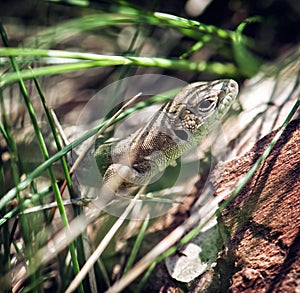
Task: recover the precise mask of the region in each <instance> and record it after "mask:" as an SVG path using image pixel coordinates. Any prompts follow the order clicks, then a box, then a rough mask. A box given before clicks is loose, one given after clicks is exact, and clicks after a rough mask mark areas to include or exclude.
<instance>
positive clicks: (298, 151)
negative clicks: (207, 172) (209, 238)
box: [214, 120, 300, 292]
mask: <svg viewBox="0 0 300 293" xmlns="http://www.w3.org/2000/svg"><path fill="white" fill-rule="evenodd" d="M299 126H300V120H295V121H293V122H291V123H290V124H289V125H288V127H287V128H286V130H285V132H284V133H283V135H282V136H281V138H280V140H279V141H278V142H277V144H276V145H275V147H274V148H273V150H272V152H271V154H270V155H269V157H268V158H267V159H266V161H265V162H264V163H263V164H262V165H261V166H260V167H259V168H258V170H257V171H256V172H255V174H254V176H253V177H252V179H251V180H250V182H249V183H248V184H247V185H246V186H245V187H244V188H243V190H242V191H241V192H240V193H239V195H238V196H237V197H236V198H235V199H234V200H233V201H232V202H231V203H230V204H229V206H228V207H227V208H226V209H225V210H223V212H222V214H221V216H220V217H219V223H220V227H221V228H222V230H223V231H225V233H224V235H225V238H227V241H226V247H225V249H224V250H223V251H222V253H220V258H219V259H218V266H217V271H218V272H219V276H220V278H219V280H218V281H217V283H218V287H219V290H220V291H223V292H224V290H226V291H229V292H299V290H300V228H299V227H300V127H299ZM275 133H276V131H273V132H272V133H271V134H269V135H267V136H266V137H264V138H263V139H261V140H259V141H258V142H257V143H256V144H255V146H254V147H253V148H252V150H251V151H250V152H248V153H247V154H245V155H244V156H243V157H241V158H239V159H236V160H233V161H231V162H228V163H226V165H225V172H223V174H224V176H223V177H222V178H221V180H219V182H215V184H216V188H217V190H216V193H217V194H219V193H221V192H222V191H223V192H224V190H226V188H227V187H228V186H230V185H232V183H234V182H235V183H236V182H238V180H239V179H240V178H241V177H243V176H244V175H245V174H246V173H247V172H248V171H249V170H250V168H251V167H252V166H253V164H254V163H255V162H256V160H257V158H258V157H259V156H260V155H261V154H262V153H263V151H264V150H265V149H266V147H267V146H268V145H269V143H270V141H271V140H272V138H273V137H274V135H275ZM223 167H224V166H223ZM215 285H216V284H214V286H215ZM214 288H215V287H214Z"/></svg>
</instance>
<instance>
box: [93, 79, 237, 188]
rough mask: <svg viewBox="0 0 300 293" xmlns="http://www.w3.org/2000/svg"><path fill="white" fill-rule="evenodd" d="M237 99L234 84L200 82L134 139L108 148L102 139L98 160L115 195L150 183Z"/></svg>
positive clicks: (184, 91)
mask: <svg viewBox="0 0 300 293" xmlns="http://www.w3.org/2000/svg"><path fill="white" fill-rule="evenodd" d="M237 94H238V84H237V83H236V82H235V81H234V80H231V79H223V80H216V81H211V82H195V83H192V84H189V85H187V86H186V87H184V88H183V89H182V90H181V91H180V92H179V93H178V94H177V95H176V96H175V97H174V98H173V99H172V100H170V101H168V102H166V103H165V104H164V105H163V106H162V107H161V108H160V110H159V111H158V112H157V113H155V114H154V115H153V117H152V118H151V119H150V120H149V122H148V123H147V125H146V126H144V127H142V128H140V129H139V130H137V131H136V132H135V133H133V134H132V135H130V136H129V137H127V138H124V139H119V140H116V141H114V142H109V143H104V144H103V143H101V140H100V139H99V138H98V139H97V140H96V143H95V149H94V157H95V159H96V162H97V166H98V168H99V171H100V173H101V174H102V176H103V179H104V182H105V183H106V184H108V186H109V187H110V188H111V189H113V190H114V191H116V190H119V189H123V188H126V187H131V186H138V185H144V184H147V183H149V181H150V180H151V179H152V178H153V177H154V176H155V175H156V174H158V173H159V172H161V171H163V170H164V169H165V168H166V167H167V166H168V165H170V164H172V162H174V161H175V160H176V159H177V158H179V157H180V156H181V155H182V154H183V153H184V152H185V151H187V150H189V149H191V148H192V147H193V146H195V145H196V144H198V143H199V142H200V141H201V140H202V138H203V137H204V136H206V135H207V132H208V131H209V130H210V129H211V128H212V126H213V124H214V123H215V122H216V121H218V120H220V119H221V117H222V116H223V115H224V114H225V113H226V112H227V110H228V109H229V108H230V106H231V104H232V102H233V101H234V99H235V98H236V96H237Z"/></svg>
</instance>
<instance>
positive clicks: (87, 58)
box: [0, 3, 299, 292]
mask: <svg viewBox="0 0 300 293" xmlns="http://www.w3.org/2000/svg"><path fill="white" fill-rule="evenodd" d="M49 5H50V7H51V4H49ZM75 7H76V6H75ZM78 9H79V8H78ZM251 21H258V19H254V18H253V19H250V20H248V21H246V22H244V23H242V24H241V25H240V26H239V27H238V29H237V30H235V31H231V30H224V29H222V28H219V27H216V26H213V25H206V24H203V23H199V22H197V21H194V20H190V19H186V18H182V17H178V16H176V15H171V14H166V13H160V12H152V11H146V10H142V9H140V8H136V7H133V6H130V5H128V4H126V3H123V4H115V5H111V6H110V9H109V11H107V10H106V11H103V10H97V9H91V10H90V11H89V10H87V11H85V13H84V14H83V15H80V16H79V17H75V18H72V19H71V20H65V21H62V22H60V23H58V24H56V25H53V26H50V27H47V28H44V29H41V30H39V32H38V33H37V34H36V35H35V36H34V37H32V36H31V37H29V38H27V39H25V40H22V47H21V46H19V47H11V45H10V35H7V33H6V30H5V25H3V24H2V25H1V36H2V40H3V44H4V46H3V47H2V48H0V56H1V58H2V59H1V67H2V69H3V73H2V76H1V77H0V87H1V113H2V121H1V122H0V131H1V133H2V137H3V141H5V145H6V148H7V152H8V154H9V158H10V161H9V162H10V167H11V172H12V178H13V187H12V188H7V187H6V181H5V173H6V172H7V170H5V169H4V167H3V166H4V162H3V161H1V162H2V164H1V168H0V177H1V178H0V180H1V199H0V211H1V214H0V227H1V234H2V235H1V260H2V263H3V264H4V266H3V267H2V269H1V276H2V277H0V280H1V283H3V284H5V286H6V287H5V289H7V290H9V289H10V288H11V286H14V289H15V290H16V291H17V292H19V291H21V288H22V290H23V291H24V292H26V291H30V292H43V291H44V284H45V283H46V281H50V280H51V281H52V282H53V283H54V284H55V286H58V287H57V290H58V291H61V292H63V291H65V290H68V291H67V292H71V291H73V290H76V289H78V291H79V292H90V291H91V292H96V291H97V290H99V291H101V290H104V289H108V288H107V287H108V284H110V283H111V282H112V281H113V280H112V279H111V276H112V271H113V269H112V268H113V267H114V266H115V265H117V264H119V259H116V258H117V255H118V253H119V252H118V251H115V249H114V245H115V244H116V243H117V241H118V233H120V234H122V233H121V232H120V230H121V231H123V232H124V231H126V229H128V226H129V225H130V224H129V223H128V222H127V221H125V222H124V219H123V218H120V219H116V218H114V217H108V216H105V215H103V214H101V215H100V211H97V212H95V213H94V214H90V218H89V217H88V216H87V215H89V213H88V212H87V213H86V211H85V209H84V207H80V206H74V207H73V209H72V210H71V211H70V210H69V211H66V209H65V206H64V202H63V197H64V194H63V188H64V187H65V186H67V187H68V193H69V197H70V198H73V199H75V198H78V197H79V198H80V197H83V196H84V194H80V192H79V191H78V190H76V183H75V182H74V181H73V179H72V174H71V173H70V166H69V165H70V164H68V159H67V154H68V153H69V152H70V151H71V150H72V149H74V148H75V147H76V146H79V145H80V144H82V143H84V142H85V141H86V140H87V139H88V138H90V137H93V136H94V135H95V134H97V133H99V131H101V129H103V127H105V125H106V123H107V122H108V121H109V118H110V117H106V120H103V122H102V123H101V124H100V125H98V126H97V127H94V128H93V129H90V130H89V131H87V132H86V133H84V134H82V135H81V136H80V137H78V138H77V139H75V140H73V141H72V142H70V143H69V144H67V145H66V146H63V144H62V139H61V135H60V134H59V131H58V125H57V123H56V122H55V117H54V115H53V112H52V111H51V107H50V106H49V104H48V101H47V96H46V94H45V92H44V91H45V90H44V89H43V87H47V85H43V84H40V79H41V78H42V77H50V76H54V75H59V74H66V73H71V72H75V73H76V72H79V71H81V70H84V71H85V72H88V71H89V70H91V69H92V68H114V69H115V70H116V72H115V73H114V74H115V75H114V76H113V78H114V79H118V77H120V76H129V75H130V72H131V71H130V70H132V68H133V66H136V67H140V68H143V67H144V68H147V67H152V68H155V69H163V70H169V71H170V70H173V71H177V72H181V71H184V72H189V73H191V72H193V73H199V72H201V73H206V74H210V75H213V76H214V77H215V78H220V77H223V76H226V77H234V78H244V77H248V76H253V75H254V74H255V73H256V72H257V71H258V70H259V68H260V65H261V60H260V59H259V58H257V57H255V56H254V55H253V53H251V51H253V50H254V49H256V48H259V47H260V46H259V45H257V43H256V42H255V41H254V40H252V39H250V38H247V37H246V36H245V35H243V29H244V27H245V25H246V23H248V22H251ZM126 26H130V27H134V28H135V30H136V34H137V35H141V36H142V39H143V40H144V42H146V41H147V40H148V39H149V38H150V37H151V34H150V33H151V30H152V29H153V28H154V27H159V28H160V29H162V30H167V29H172V30H174V31H175V32H176V33H178V34H180V35H181V36H184V37H185V38H189V40H190V44H191V45H190V46H189V47H188V48H185V51H183V52H181V54H179V55H178V56H172V55H170V56H165V57H162V56H143V55H140V54H139V50H140V49H141V48H140V47H139V46H135V45H136V43H135V42H136V38H135V37H133V38H132V40H131V44H130V46H129V49H128V51H124V52H115V53H110V54H102V53H101V54H98V53H91V52H79V51H75V52H74V51H71V50H58V49H53V48H54V47H55V46H56V45H58V44H61V43H62V42H64V41H65V40H67V39H68V38H72V37H74V36H76V35H81V34H91V35H95V34H96V32H97V33H99V32H100V34H101V32H103V35H105V34H107V35H110V36H111V35H113V34H112V32H111V30H115V31H117V32H120V30H121V28H123V27H126ZM141 27H142V28H141ZM145 28H146V30H145ZM145 32H146V33H145ZM114 41H115V40H114ZM140 46H141V45H140ZM207 47H208V48H210V49H211V50H213V51H214V54H215V55H216V56H217V57H218V58H219V59H222V61H193V60H191V59H190V56H192V54H193V53H195V52H197V51H199V50H201V49H202V48H207ZM133 48H135V49H133ZM256 53H259V52H258V51H256ZM218 58H215V59H216V60H217V59H218ZM249 60H250V61H249ZM57 62H59V64H56V63H57ZM117 67H119V69H116V68H117ZM26 81H27V83H25V82H26ZM30 81H33V84H32V83H31V84H30V83H29V82H30ZM15 84H18V86H19V88H20V92H21V96H22V99H23V101H22V102H21V103H22V104H24V105H25V106H26V113H27V114H28V115H29V117H30V121H31V124H32V125H33V129H34V130H33V131H34V133H35V136H36V138H37V139H38V145H39V147H40V151H41V153H42V155H43V162H41V163H40V164H39V166H38V167H36V168H35V169H34V170H31V171H30V172H28V173H26V174H23V170H24V168H23V167H22V164H23V160H24V159H25V158H22V157H21V156H20V153H19V150H18V148H17V145H16V142H15V140H14V134H13V125H12V123H11V121H10V119H9V114H8V112H9V111H8V109H7V105H6V104H5V102H4V100H5V95H7V92H9V90H10V88H13V87H14V86H15ZM30 88H34V89H35V90H36V92H37V93H38V97H39V100H40V101H41V104H42V107H41V108H39V109H38V111H41V112H43V114H44V115H45V117H46V121H47V123H48V124H49V125H50V126H51V132H52V135H53V139H54V141H55V143H56V148H57V151H56V153H55V154H54V155H52V156H50V155H49V151H48V148H49V146H47V144H46V142H45V137H44V136H43V134H42V131H41V130H40V126H39V123H38V118H37V117H38V115H37V113H36V110H35V106H34V105H33V104H32V102H31V101H32V96H31V94H30V91H31V90H30ZM167 96H168V95H167ZM162 101H164V99H162V98H161V97H152V98H150V99H148V100H147V101H146V102H145V101H144V102H138V103H136V104H135V105H134V106H130V107H128V108H126V109H125V110H124V111H122V113H121V114H120V115H119V116H118V117H116V118H115V119H114V120H113V123H112V124H114V123H116V122H118V121H120V120H122V119H124V118H125V117H126V116H128V115H130V114H132V113H135V112H136V111H137V110H139V109H141V108H145V107H147V106H149V105H151V104H153V103H158V102H162ZM298 103H299V101H298ZM297 106H298V105H297ZM295 109H296V106H295V108H294V110H295ZM288 119H290V117H288ZM285 126H286V123H285V124H284V125H283V126H282V129H281V132H282V130H283V129H284V127H285ZM276 138H277V139H278V137H276ZM273 145H274V142H272V146H273ZM268 151H270V149H269V150H268ZM266 155H267V154H264V156H262V158H261V160H259V161H258V163H257V164H259V163H261V161H262V160H263V159H264V158H265V156H266ZM1 160H3V158H2V157H1ZM58 160H61V162H62V166H63V173H64V180H65V183H64V184H63V185H61V183H59V182H58V181H60V182H61V181H62V179H60V180H58V178H57V177H56V175H55V171H54V170H53V164H54V163H55V162H56V161H58ZM255 168H257V166H255ZM253 170H255V169H253ZM253 170H252V171H251V172H252V173H253ZM43 172H48V174H49V178H50V183H49V184H50V185H49V186H47V187H46V188H43V189H42V188H40V187H39V186H38V182H39V180H40V178H41V177H40V176H41V174H42V173H43ZM252 173H251V174H248V176H247V177H246V178H245V180H244V181H243V182H242V183H241V185H240V187H238V188H237V190H236V191H235V192H234V193H233V196H232V198H233V197H234V196H236V195H237V194H238V192H239V190H240V189H241V188H242V187H243V186H244V185H245V183H246V182H247V181H248V180H249V178H251V175H252ZM49 193H50V194H52V193H53V194H54V198H55V201H56V202H57V207H58V210H59V217H58V219H59V220H57V217H56V218H55V217H54V214H55V210H54V209H51V210H50V211H44V210H41V211H40V212H39V213H33V214H27V213H26V212H25V211H26V209H27V207H29V206H35V205H37V203H40V202H41V203H43V198H45V197H46V195H49ZM28 195H30V197H29V198H28ZM232 198H230V199H229V200H231V199H232ZM229 200H228V201H229ZM228 201H226V202H225V203H224V204H223V206H221V208H223V207H224V206H225V205H226V204H228ZM13 203H15V206H12V205H13ZM209 211H210V210H209V205H208V206H207V207H206V208H205V209H204V211H202V213H204V214H199V215H197V217H196V218H193V219H191V218H189V219H188V220H187V221H186V222H184V223H183V225H182V226H179V227H177V228H176V229H175V230H174V231H172V233H170V235H168V236H167V237H166V238H165V239H163V240H162V241H161V242H159V243H158V244H157V246H156V247H155V248H154V249H153V250H150V251H149V252H148V253H147V254H146V255H145V256H144V257H143V258H141V257H140V255H139V253H140V249H141V246H142V245H143V241H144V240H145V237H146V235H147V228H148V227H149V225H150V223H149V219H145V221H144V222H142V223H140V224H136V227H135V228H137V231H138V232H136V233H132V234H131V235H130V237H128V238H134V239H135V241H134V244H133V245H132V248H131V250H130V252H129V254H130V256H129V258H128V261H127V262H125V263H124V267H125V269H124V272H123V274H122V275H121V277H120V279H119V280H118V281H117V282H116V283H115V284H114V285H113V287H111V288H110V289H109V290H110V291H108V292H119V291H121V290H122V289H123V288H126V287H127V286H129V284H130V283H131V282H134V281H135V280H136V279H137V278H139V277H142V282H141V283H140V285H139V286H140V287H138V288H137V290H142V285H143V284H145V283H147V280H148V277H149V275H150V273H151V271H152V270H153V269H154V268H155V265H156V264H157V263H158V262H160V261H162V260H163V259H164V258H166V257H167V256H168V255H171V254H172V253H173V252H175V251H176V249H177V248H178V247H180V246H182V245H183V244H184V243H187V242H188V241H190V240H191V239H192V238H193V237H195V235H197V234H198V233H199V232H200V231H201V229H202V227H203V225H204V224H205V221H208V220H209V219H210V218H211V217H213V216H214V214H215V212H214V211H213V212H211V211H210V212H209ZM208 212H209V213H208ZM205 214H206V215H207V214H208V216H207V217H203V215H205ZM86 216H87V217H86ZM105 217H108V218H109V219H108V220H107V219H106V220H103V218H105ZM55 219H56V220H55ZM99 219H100V221H103V223H104V224H103V225H104V227H103V226H102V228H100V229H99V231H97V233H98V238H99V237H100V236H99V235H101V237H102V238H101V237H100V240H99V241H98V242H100V244H99V246H98V249H99V253H98V254H97V255H96V257H94V258H89V255H90V254H91V251H90V250H92V251H93V250H94V247H92V246H89V245H87V242H86V238H88V237H90V236H88V233H87V226H88V224H90V223H94V222H95V221H96V220H99ZM201 219H202V220H201ZM55 221H60V223H62V227H63V228H61V229H55V225H56V222H55ZM199 221H200V224H199ZM111 227H115V228H116V230H115V231H113V230H110V228H111ZM112 231H113V232H112ZM65 239H67V240H68V241H67V242H66V241H65ZM50 240H51V241H53V243H57V245H56V244H54V247H55V248H56V249H57V251H54V252H53V251H50V249H49V247H48V246H49V245H50V242H51V241H50ZM87 246H88V248H87ZM12 247H13V248H14V253H12ZM95 251H97V249H95ZM69 256H70V257H69ZM16 258H17V259H18V260H19V261H17V262H16ZM137 260H138V261H137ZM53 264H55V267H56V269H55V273H56V278H53V276H52V275H51V273H49V271H47V269H50V268H51V265H53ZM84 264H85V265H87V264H88V266H87V267H86V268H88V269H87V270H86V271H85V273H82V272H83V271H82V268H83V267H84ZM41 268H42V269H41ZM40 269H41V270H40ZM93 269H94V271H93ZM145 270H147V271H146V273H145V274H144V275H142V274H143V272H144V271H145ZM12 274H14V275H15V277H16V279H17V280H18V283H15V282H14V283H12V280H11V275H12ZM78 274H79V276H80V277H79V278H78V279H75V280H74V277H75V276H76V275H77V276H78ZM80 274H81V275H80ZM94 274H96V276H97V278H95V275H94ZM99 276H100V277H99ZM58 280H59V281H58ZM67 288H69V289H67ZM71 288H73V289H71ZM97 288H98V289H97ZM99 288H101V289H99Z"/></svg>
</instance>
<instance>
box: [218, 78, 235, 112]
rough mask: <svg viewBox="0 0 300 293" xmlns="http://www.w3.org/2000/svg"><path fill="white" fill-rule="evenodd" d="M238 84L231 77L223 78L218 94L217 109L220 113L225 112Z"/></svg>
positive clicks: (232, 99)
mask: <svg viewBox="0 0 300 293" xmlns="http://www.w3.org/2000/svg"><path fill="white" fill-rule="evenodd" d="M238 89H239V86H238V84H237V82H236V81H234V80H233V79H228V80H223V84H222V88H221V90H220V95H219V103H218V110H219V113H220V114H221V115H222V114H223V113H225V112H226V110H227V109H228V108H229V106H230V105H231V104H232V102H233V101H234V99H235V98H236V96H237V94H238Z"/></svg>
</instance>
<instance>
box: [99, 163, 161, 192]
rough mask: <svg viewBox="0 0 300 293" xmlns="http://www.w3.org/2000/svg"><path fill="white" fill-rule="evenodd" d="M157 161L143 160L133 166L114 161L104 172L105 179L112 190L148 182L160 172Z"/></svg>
mask: <svg viewBox="0 0 300 293" xmlns="http://www.w3.org/2000/svg"><path fill="white" fill-rule="evenodd" d="M157 169H158V168H157V166H156V164H155V162H151V161H148V160H143V161H142V162H139V163H136V164H132V165H131V166H129V165H125V164H121V163H114V164H111V165H110V166H109V167H108V168H107V170H106V171H105V173H104V176H103V180H104V182H105V184H107V185H108V186H109V187H110V188H111V189H112V190H114V191H116V190H118V189H124V188H129V187H133V186H139V185H143V184H147V183H148V182H149V180H150V179H151V177H152V174H156V173H158V171H157Z"/></svg>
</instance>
